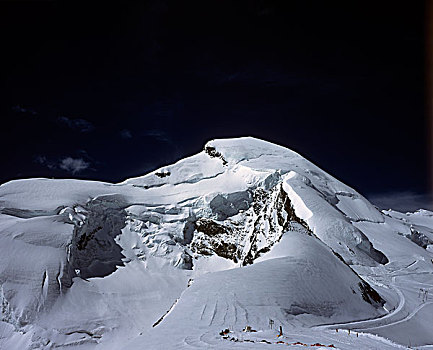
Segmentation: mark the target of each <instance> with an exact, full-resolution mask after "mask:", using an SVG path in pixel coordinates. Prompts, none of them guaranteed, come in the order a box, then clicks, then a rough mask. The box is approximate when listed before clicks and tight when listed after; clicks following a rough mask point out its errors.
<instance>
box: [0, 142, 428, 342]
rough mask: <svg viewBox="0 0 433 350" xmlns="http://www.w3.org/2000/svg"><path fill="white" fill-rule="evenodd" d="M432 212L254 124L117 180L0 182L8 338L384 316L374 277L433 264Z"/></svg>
mask: <svg viewBox="0 0 433 350" xmlns="http://www.w3.org/2000/svg"><path fill="white" fill-rule="evenodd" d="M430 214H431V213H429V212H419V213H417V214H413V215H405V214H400V213H396V212H381V211H379V210H378V209H377V208H376V207H374V206H373V205H371V204H370V203H369V202H368V201H367V200H366V199H365V198H364V197H363V196H362V195H360V194H359V193H358V192H356V191H355V190H353V189H352V188H350V187H348V186H346V185H344V184H343V183H341V182H340V181H338V180H337V179H335V178H334V177H332V176H331V175H329V174H327V173H326V172H324V171H322V170H321V169H320V168H318V167H317V166H315V165H314V164H312V163H311V162H309V161H308V160H306V159H305V158H303V157H302V156H300V155H299V154H298V153H296V152H293V151H291V150H289V149H287V148H284V147H282V146H278V145H275V144H272V143H269V142H266V141H263V140H259V139H255V138H251V137H242V138H235V139H221V140H212V141H209V142H208V143H207V144H206V145H205V146H204V148H203V150H202V151H201V152H200V153H198V154H196V155H193V156H190V157H188V158H185V159H182V160H179V161H178V162H176V163H175V164H171V165H167V166H164V167H162V168H160V169H156V170H155V171H153V172H151V173H149V174H146V175H144V176H139V177H136V178H132V179H128V180H126V181H124V182H122V183H120V184H108V183H103V182H96V181H80V180H48V179H28V180H17V181H11V182H9V183H6V184H3V185H1V186H0V299H1V304H2V309H1V321H0V334H1V330H2V329H3V330H4V332H5V334H6V333H7V334H9V335H8V336H5V337H2V338H0V345H3V344H4V346H5V347H6V348H8V349H26V348H38V347H39V348H44V347H45V346H46V345H47V344H51V345H50V346H52V347H63V346H64V347H66V346H68V347H70V348H74V347H77V348H80V349H81V348H82V347H84V348H86V347H88V348H92V347H93V346H95V344H99V345H100V347H101V348H102V349H104V348H107V349H109V348H119V349H120V348H122V347H123V346H124V345H125V341H126V339H135V340H134V341H132V342H131V344H129V345H128V348H131V349H135V348H137V349H138V348H140V346H141V341H140V339H143V338H140V336H138V334H142V336H145V337H146V339H147V342H148V343H149V344H153V345H152V346H151V345H149V346H150V348H155V349H157V348H170V347H171V348H177V346H178V345H179V344H183V345H182V346H181V347H185V348H188V344H189V343H190V341H189V340H188V339H186V338H182V337H184V336H185V332H191V330H194V332H198V333H199V334H204V333H203V332H205V333H209V332H213V333H215V334H218V331H219V330H220V329H221V328H222V327H228V326H230V325H231V326H232V327H235V328H236V327H237V328H241V327H244V326H245V325H246V324H249V325H251V326H254V327H258V328H260V329H264V328H266V326H267V324H268V322H269V319H270V318H271V319H273V320H277V321H278V322H279V323H280V324H282V325H284V327H289V326H293V325H296V326H300V327H303V326H308V327H310V326H314V325H318V324H323V323H332V322H350V321H355V320H360V319H369V318H371V319H374V318H376V317H379V316H381V315H383V314H385V313H386V310H390V309H392V308H394V307H395V306H396V305H395V295H394V294H393V293H392V291H391V290H393V289H392V288H388V287H384V285H383V283H382V282H383V279H382V280H381V281H382V282H381V283H379V282H377V280H375V279H374V278H373V277H372V276H376V275H380V276H389V275H390V273H388V272H389V271H388V270H387V269H388V266H394V265H395V264H396V261H397V259H398V258H399V257H401V256H407V257H408V258H407V259H411V258H412V257H413V256H416V257H417V259H419V261H422V262H423V264H424V265H422V266H427V263H426V262H428V261H429V259H430V258H431V253H430V251H431V250H432V247H433V245H432V242H433V236H432V232H433V230H432V227H433V222H431V217H430ZM392 240H395V241H396V242H398V244H392V245H390V244H389V242H390V241H392ZM410 263H411V262H409V263H408V266H409V265H410ZM393 264H394V265H393ZM417 264H418V262H417V263H416V264H415V265H416V266H418V265H417ZM420 264H421V263H420ZM412 265H413V264H412ZM412 265H410V266H412ZM366 271H367V272H368V273H367V272H366ZM364 272H365V273H364ZM381 278H382V277H381ZM383 278H385V277H383ZM376 282H377V283H376ZM385 303H386V304H385ZM384 305H385V306H387V308H386V309H385V308H384ZM186 315H187V316H186ZM152 326H153V327H152ZM170 332H172V333H173V337H172V339H167V337H166V335H167V333H170ZM200 332H202V333H200ZM213 333H212V334H213ZM199 338H200V339H201V338H202V337H201V336H200V337H199ZM135 341H136V343H135ZM218 341H221V339H220V338H218ZM192 342H193V343H194V342H195V340H192ZM17 344H18V345H17ZM195 345H196V347H207V345H209V344H207V345H206V344H204V345H203V344H202V343H200V341H198V343H197V344H195ZM220 345H221V346H220V347H221V348H227V346H226V345H224V344H220ZM167 346H168V347H167ZM191 346H194V345H191ZM218 347H219V345H217V348H218Z"/></svg>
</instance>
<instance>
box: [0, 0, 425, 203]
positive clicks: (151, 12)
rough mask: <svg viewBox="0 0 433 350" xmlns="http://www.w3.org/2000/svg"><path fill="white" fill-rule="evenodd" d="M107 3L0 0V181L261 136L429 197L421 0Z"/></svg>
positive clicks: (108, 173) (71, 173) (84, 174)
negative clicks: (225, 139) (211, 141)
mask: <svg viewBox="0 0 433 350" xmlns="http://www.w3.org/2000/svg"><path fill="white" fill-rule="evenodd" d="M106 3H107V2H106ZM106 3H100V4H99V5H96V4H93V5H89V4H88V3H84V2H70V3H64V2H54V1H44V2H35V1H33V2H16V1H11V2H1V3H0V29H1V34H0V35H1V61H2V62H1V64H2V74H1V78H0V79H1V80H0V93H1V98H0V113H1V114H0V115H1V121H2V126H1V132H0V145H1V147H2V153H1V154H2V162H1V164H2V165H1V174H0V176H1V178H0V182H1V183H3V182H5V181H8V180H11V179H15V178H23V177H25V178H27V177H40V176H43V177H77V178H86V179H98V180H104V181H110V182H118V181H122V180H124V179H125V178H128V177H132V176H137V175H141V174H143V173H145V172H147V171H150V170H152V169H154V168H155V167H158V166H161V165H163V164H167V163H171V162H173V161H175V160H177V159H179V158H183V157H185V156H187V155H190V154H193V153H197V152H199V151H200V150H201V148H202V146H203V145H204V143H205V142H206V141H207V140H209V139H212V138H217V137H236V136H243V135H252V136H256V137H259V138H263V139H266V140H269V141H272V142H276V143H278V144H281V145H284V146H287V147H289V148H292V149H294V150H295V151H298V152H299V153H301V154H302V155H304V156H306V157H307V158H308V159H310V160H312V161H313V162H315V163H316V164H317V165H318V166H319V167H321V168H323V169H324V170H326V171H328V172H330V173H331V174H332V175H335V176H336V177H337V178H339V179H340V180H342V181H343V182H345V183H347V184H348V185H350V186H353V187H355V188H356V189H357V190H359V191H361V192H362V193H364V194H367V195H376V194H383V193H388V192H389V193H394V192H402V191H406V192H407V191H409V192H413V193H417V194H418V195H423V194H426V193H427V192H428V185H429V174H428V172H429V162H428V152H427V151H428V149H427V147H428V142H427V141H428V139H427V138H428V130H427V125H428V124H427V120H426V116H425V82H424V75H425V74H424V73H425V72H424V71H425V68H424V60H425V43H424V26H425V23H424V22H425V6H424V2H423V1H406V2H396V1H374V2H373V1H370V2H368V1H367V2H366V1H362V2H361V1H359V2H354V1H344V2H342V1H341V2H332V1H326V2H325V1H299V2H293V1H253V0H252V1H200V2H190V1H173V2H168V1H151V2H141V3H138V2H137V3H135V2H134V3H133V2H131V3H129V4H126V2H118V3H114V4H111V5H107V4H106Z"/></svg>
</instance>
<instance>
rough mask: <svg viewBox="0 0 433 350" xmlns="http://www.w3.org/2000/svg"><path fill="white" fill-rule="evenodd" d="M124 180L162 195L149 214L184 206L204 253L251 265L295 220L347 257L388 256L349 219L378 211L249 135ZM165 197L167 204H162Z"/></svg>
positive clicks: (376, 217)
mask: <svg viewBox="0 0 433 350" xmlns="http://www.w3.org/2000/svg"><path fill="white" fill-rule="evenodd" d="M124 184H130V185H133V186H135V187H140V188H144V189H148V193H152V194H155V195H157V193H160V196H159V198H160V202H161V203H160V204H161V205H162V206H160V207H157V210H156V212H155V210H154V209H153V208H151V207H149V206H146V207H143V208H142V212H146V211H147V212H148V214H147V215H150V214H149V212H153V213H154V217H159V216H161V215H164V214H163V213H165V212H168V211H169V210H171V211H172V212H173V211H178V212H185V211H186V208H187V211H188V215H187V216H186V217H183V220H186V224H185V227H184V229H183V230H182V232H183V231H185V232H186V234H187V235H189V238H188V239H187V240H188V243H191V246H190V248H191V249H192V250H194V251H196V252H201V253H202V254H208V255H209V254H217V255H220V256H222V257H224V258H230V259H231V260H233V261H234V262H236V263H237V262H238V261H241V262H242V263H243V264H249V263H252V262H253V260H254V259H255V258H256V257H258V256H259V255H260V254H261V253H263V252H265V251H267V250H269V248H270V247H271V246H272V244H274V243H275V242H277V241H278V240H279V238H280V237H281V234H282V232H284V230H287V227H288V225H289V224H290V223H291V222H297V223H298V224H299V225H301V226H303V227H304V228H305V229H307V230H308V231H309V232H310V233H311V234H314V235H316V236H317V237H318V238H320V239H321V240H322V241H323V242H325V243H326V244H328V245H329V246H330V247H331V248H332V249H333V250H334V251H335V252H337V253H338V254H340V255H341V256H343V258H344V259H345V260H346V261H347V262H349V263H362V264H369V265H375V264H377V263H380V264H383V263H386V262H387V261H388V260H387V258H386V256H385V255H384V254H383V253H381V252H380V251H378V250H376V249H375V248H374V247H373V245H372V244H371V242H370V241H369V239H368V238H367V236H366V235H365V234H363V233H362V232H361V231H360V230H359V229H357V228H356V227H354V226H353V225H352V222H358V221H368V222H376V223H377V222H383V221H384V217H383V215H382V213H380V212H379V211H378V210H377V209H376V208H375V207H374V206H372V205H371V204H370V203H369V202H368V201H367V200H366V199H365V198H364V197H362V196H361V195H360V194H358V193H357V192H356V191H354V190H353V189H351V188H349V187H347V186H345V185H344V184H342V183H341V182H339V181H338V180H336V179H334V178H333V177H331V176H330V175H328V174H326V173H325V172H323V171H322V170H320V169H319V168H317V167H316V166H315V165H313V164H312V163H311V162H309V161H307V160H306V159H305V158H303V157H301V156H300V155H299V154H297V153H295V152H293V151H291V150H288V149H286V148H284V147H281V146H277V145H274V144H271V143H269V142H265V141H262V140H258V139H254V138H249V137H246V138H238V139H227V140H214V141H210V142H208V143H207V144H206V145H205V147H204V150H203V152H201V153H199V154H198V155H195V156H192V157H190V158H187V159H184V160H181V161H179V162H178V163H176V164H174V165H172V166H167V167H164V168H161V169H159V170H157V171H155V172H154V173H152V174H148V175H146V176H143V177H138V178H134V179H130V180H127V181H125V182H124ZM166 198H167V199H168V198H170V199H171V200H170V202H169V207H164V203H163V202H164V201H165V200H166ZM136 209H137V208H136ZM136 209H135V210H136ZM135 218H136V219H137V220H139V219H138V218H137V217H135ZM167 219H168V220H167ZM167 219H162V220H160V223H158V225H159V226H158V227H156V228H155V227H153V228H152V230H155V229H156V230H157V231H158V230H159V229H161V230H162V231H164V226H165V223H166V222H167V221H170V222H172V221H173V220H170V219H169V218H167ZM153 224H155V223H153ZM170 231H171V232H173V230H170ZM152 232H153V231H152ZM193 232H195V234H193ZM192 237H193V238H192ZM180 238H182V239H185V237H180ZM189 240H191V242H189Z"/></svg>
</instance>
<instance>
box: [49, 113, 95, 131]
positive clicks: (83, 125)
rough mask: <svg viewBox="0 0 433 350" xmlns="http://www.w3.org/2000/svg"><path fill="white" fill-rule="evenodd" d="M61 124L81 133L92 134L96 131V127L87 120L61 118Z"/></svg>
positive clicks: (59, 119)
mask: <svg viewBox="0 0 433 350" xmlns="http://www.w3.org/2000/svg"><path fill="white" fill-rule="evenodd" d="M57 120H58V121H59V123H61V124H63V125H65V126H67V127H68V128H71V129H73V130H78V131H80V132H90V131H93V130H95V126H94V125H93V124H92V123H91V122H89V121H88V120H86V119H80V118H75V119H73V118H68V117H65V116H61V117H59V118H57Z"/></svg>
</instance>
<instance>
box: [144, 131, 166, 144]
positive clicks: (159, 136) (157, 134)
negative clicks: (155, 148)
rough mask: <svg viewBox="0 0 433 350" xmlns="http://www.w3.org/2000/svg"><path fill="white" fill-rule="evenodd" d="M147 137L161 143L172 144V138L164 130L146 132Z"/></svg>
mask: <svg viewBox="0 0 433 350" xmlns="http://www.w3.org/2000/svg"><path fill="white" fill-rule="evenodd" d="M145 135H146V136H148V137H152V138H154V139H156V140H158V141H161V142H167V143H171V139H170V137H169V136H168V135H167V134H166V133H165V132H164V131H162V130H157V129H154V130H149V131H146V133H145Z"/></svg>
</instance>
